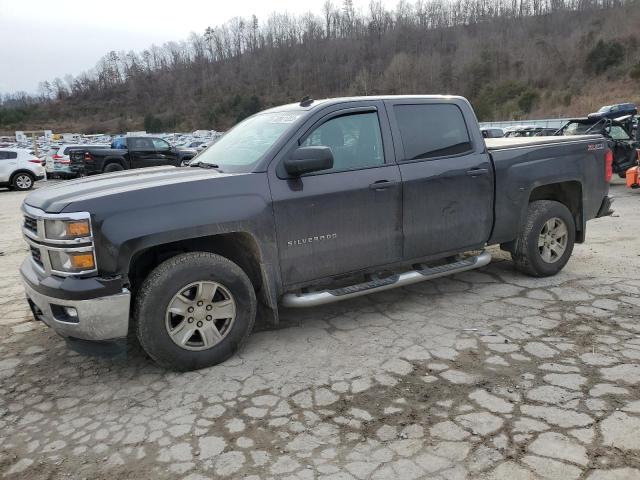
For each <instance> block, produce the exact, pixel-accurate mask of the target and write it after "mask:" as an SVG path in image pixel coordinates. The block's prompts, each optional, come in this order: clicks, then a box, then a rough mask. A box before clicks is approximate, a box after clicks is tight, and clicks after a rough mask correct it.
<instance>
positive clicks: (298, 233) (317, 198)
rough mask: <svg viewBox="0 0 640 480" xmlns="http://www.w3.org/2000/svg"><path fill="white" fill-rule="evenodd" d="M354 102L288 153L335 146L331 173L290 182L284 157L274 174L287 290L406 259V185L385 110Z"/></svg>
mask: <svg viewBox="0 0 640 480" xmlns="http://www.w3.org/2000/svg"><path fill="white" fill-rule="evenodd" d="M355 105H358V106H357V107H355V108H349V109H338V110H334V111H332V112H331V113H328V114H326V115H325V116H323V117H322V118H320V119H317V120H315V123H314V124H313V126H311V128H309V129H308V130H307V131H306V133H304V134H302V135H301V136H300V138H299V139H298V141H297V142H296V144H295V145H292V146H291V148H290V149H289V150H288V151H287V152H286V153H285V155H284V156H285V157H286V155H289V154H291V152H292V151H293V150H295V148H297V147H298V146H318V145H324V146H328V147H330V148H331V151H332V152H333V156H334V166H333V168H332V169H331V170H326V171H321V172H316V173H313V174H308V175H303V176H302V177H300V178H287V176H286V173H284V171H283V169H282V168H281V161H280V160H283V158H282V159H280V160H279V161H278V162H276V163H279V165H277V168H272V169H270V175H269V181H270V187H271V193H272V198H273V208H274V213H275V222H276V231H277V238H278V250H279V254H280V265H281V272H282V277H283V281H284V284H285V285H293V284H300V283H304V282H308V281H311V280H316V279H321V278H326V277H329V276H332V275H337V274H342V273H349V272H355V271H358V270H361V269H365V268H368V267H372V266H376V265H384V264H387V263H392V262H395V261H398V260H399V259H400V258H401V256H402V222H401V218H402V215H401V198H402V197H401V195H402V188H401V183H400V173H399V169H398V166H397V165H396V164H395V163H393V158H392V157H393V150H392V149H391V139H390V133H389V128H388V120H387V119H386V116H385V115H384V111H383V110H384V106H383V105H382V104H381V103H379V102H369V103H367V104H362V103H360V104H355ZM381 110H382V111H381ZM381 125H382V128H381Z"/></svg>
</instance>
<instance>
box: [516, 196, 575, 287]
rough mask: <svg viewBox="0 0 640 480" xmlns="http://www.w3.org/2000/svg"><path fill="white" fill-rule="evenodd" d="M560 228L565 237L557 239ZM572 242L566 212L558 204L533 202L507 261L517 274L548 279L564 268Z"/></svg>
mask: <svg viewBox="0 0 640 480" xmlns="http://www.w3.org/2000/svg"><path fill="white" fill-rule="evenodd" d="M562 225H564V230H566V235H562V236H561V235H560V234H561V232H563V231H564V230H563V228H562ZM575 239H576V226H575V220H574V218H573V215H572V214H571V212H570V211H569V209H568V208H567V207H566V206H565V205H564V204H562V203H560V202H555V201H552V200H537V201H534V202H531V203H530V204H529V207H528V209H527V215H526V217H525V219H524V221H523V223H522V225H521V226H520V231H519V233H518V238H517V239H516V241H515V243H514V245H513V250H512V252H511V258H512V260H513V262H514V264H515V267H516V269H518V270H519V271H521V272H523V273H526V274H527V275H531V276H533V277H549V276H552V275H555V274H556V273H558V272H559V271H560V270H562V269H563V268H564V266H565V265H566V264H567V262H568V261H569V258H570V257H571V252H573V245H574V243H575ZM540 243H542V245H540Z"/></svg>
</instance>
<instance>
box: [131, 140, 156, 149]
mask: <svg viewBox="0 0 640 480" xmlns="http://www.w3.org/2000/svg"><path fill="white" fill-rule="evenodd" d="M129 150H141V151H153V150H155V148H154V147H153V142H151V140H150V139H148V138H130V139H129Z"/></svg>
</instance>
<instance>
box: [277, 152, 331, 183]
mask: <svg viewBox="0 0 640 480" xmlns="http://www.w3.org/2000/svg"><path fill="white" fill-rule="evenodd" d="M330 168H333V153H332V152H331V149H330V148H329V147H300V148H298V149H296V150H295V151H294V152H293V154H292V155H291V157H289V158H287V159H286V160H285V161H284V169H285V170H286V171H287V173H288V174H289V175H291V176H292V177H299V176H300V175H303V174H305V173H311V172H318V171H320V170H328V169H330Z"/></svg>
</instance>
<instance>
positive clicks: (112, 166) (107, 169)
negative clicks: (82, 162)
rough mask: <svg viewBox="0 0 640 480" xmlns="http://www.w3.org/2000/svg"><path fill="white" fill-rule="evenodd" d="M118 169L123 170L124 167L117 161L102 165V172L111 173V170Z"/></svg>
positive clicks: (116, 170)
mask: <svg viewBox="0 0 640 480" xmlns="http://www.w3.org/2000/svg"><path fill="white" fill-rule="evenodd" d="M120 170H124V167H123V166H122V165H120V164H119V163H109V164H107V166H106V167H104V170H103V172H104V173H111V172H119V171H120Z"/></svg>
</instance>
